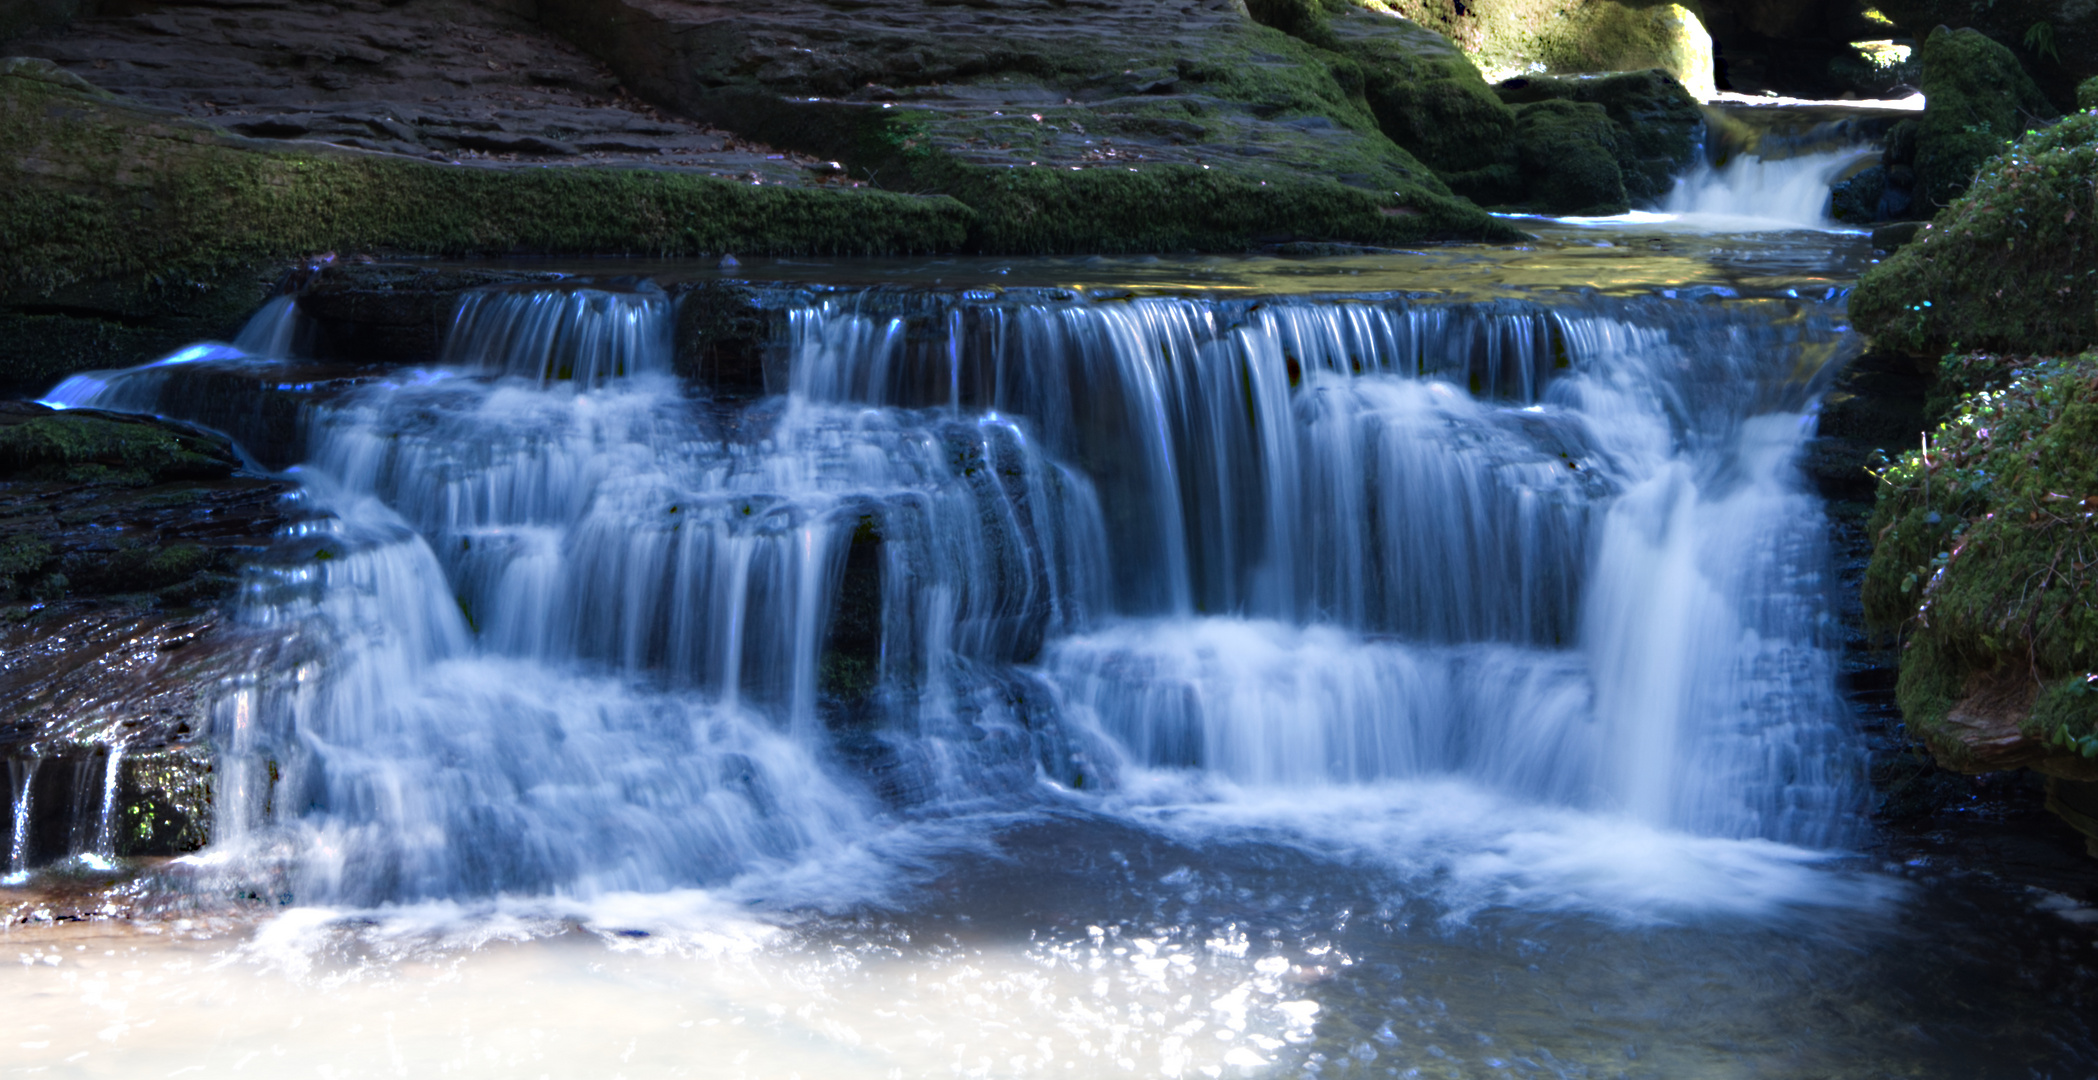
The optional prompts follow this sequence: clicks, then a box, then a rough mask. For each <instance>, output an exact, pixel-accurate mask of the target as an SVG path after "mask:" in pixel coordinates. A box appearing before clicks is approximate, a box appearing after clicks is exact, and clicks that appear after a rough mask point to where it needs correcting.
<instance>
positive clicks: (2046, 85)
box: [1872, 0, 2098, 111]
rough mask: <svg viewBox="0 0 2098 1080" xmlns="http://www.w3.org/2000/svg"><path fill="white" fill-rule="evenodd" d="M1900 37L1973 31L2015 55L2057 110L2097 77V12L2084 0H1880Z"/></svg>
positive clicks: (1876, 5) (1878, 6) (1877, 5)
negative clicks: (1950, 30) (1940, 31)
mask: <svg viewBox="0 0 2098 1080" xmlns="http://www.w3.org/2000/svg"><path fill="white" fill-rule="evenodd" d="M1872 6H1873V7H1874V8H1875V9H1877V10H1878V11H1880V12H1881V13H1883V14H1884V15H1885V16H1886V17H1888V18H1890V19H1892V20H1893V21H1894V23H1895V25H1896V26H1897V27H1898V28H1899V29H1900V31H1901V33H1902V34H1904V35H1906V36H1908V37H1911V38H1914V39H1915V40H1917V41H1922V40H1924V39H1925V38H1927V37H1928V36H1929V35H1930V34H1931V32H1932V30H1933V29H1934V28H1936V27H1940V26H1949V27H1953V28H1955V29H1971V30H1973V31H1975V32H1977V33H1980V34H1984V35H1987V36H1988V37H1990V38H1992V39H1994V40H1995V41H1997V42H1998V43H2000V44H2001V45H2003V46H2004V48H2006V49H2007V50H2009V51H2010V52H2012V53H2013V54H2015V55H2016V56H2017V58H2018V60H2019V61H2020V62H2021V63H2022V64H2023V65H2024V67H2025V70H2026V72H2027V73H2028V74H2030V75H2031V76H2032V80H2033V82H2034V83H2035V84H2037V85H2038V86H2039V88H2040V91H2041V92H2042V93H2044V94H2046V95H2047V98H2048V100H2049V101H2051V102H2053V104H2054V107H2055V108H2056V109H2058V110H2063V111H2066V110H2068V109H2069V108H2071V107H2072V106H2074V107H2080V106H2075V100H2076V91H2077V86H2078V84H2079V83H2081V82H2082V81H2083V80H2085V79H2089V78H2091V77H2093V76H2098V8H2094V7H2092V6H2091V5H2089V4H2086V3H2084V2H2083V0H1986V2H1981V0H1876V2H1875V3H1874V4H1873V5H1872Z"/></svg>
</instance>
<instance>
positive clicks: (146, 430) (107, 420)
mask: <svg viewBox="0 0 2098 1080" xmlns="http://www.w3.org/2000/svg"><path fill="white" fill-rule="evenodd" d="M238 465H239V462H238V461H237V460H236V459H234V458H233V457H232V455H231V454H229V453H228V452H227V451H226V449H225V448H224V446H222V445H221V444H219V443H217V442H215V441H213V440H210V439H207V438H204V437H202V436H198V435H190V434H186V433H183V432H180V431H177V430H174V429H171V428H168V427H165V426H162V425H160V424H157V423H153V422H150V421H135V420H130V419H127V418H123V417H116V416H109V415H106V414H99V413H90V412H63V413H52V414H49V415H45V416H39V417H35V418H32V419H29V420H26V421H23V422H20V423H8V424H0V478H4V479H15V478H31V479H43V478H51V479H74V480H76V482H78V481H80V480H82V479H85V480H87V481H89V482H92V481H93V480H105V481H106V482H120V483H127V484H134V485H135V484H143V483H157V482H162V481H167V480H177V479H205V478H214V477H220V476H226V475H229V474H230V473H232V472H233V470H234V469H235V468H237V467H238ZM80 469H88V470H102V471H89V472H84V473H78V474H77V475H76V474H74V473H73V470H80Z"/></svg>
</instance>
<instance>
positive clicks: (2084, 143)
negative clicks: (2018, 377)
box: [1850, 113, 2098, 354]
mask: <svg viewBox="0 0 2098 1080" xmlns="http://www.w3.org/2000/svg"><path fill="white" fill-rule="evenodd" d="M2094 190H2098V114H2092V113H2083V114H2078V115H2076V116H2072V117H2070V118H2068V119H2067V120H2064V121H2062V122H2061V123H2059V124H2056V125H2054V126H2053V127H2049V128H2045V129H2043V130H2040V131H2038V132H2035V133H2032V134H2029V135H2027V136H2025V137H2024V138H2022V139H2020V140H2019V141H2018V142H2017V143H2016V144H2015V145H2013V146H2012V147H2011V148H2010V149H2009V150H2008V151H2006V152H2004V153H2002V154H1999V155H1998V156H1997V157H1995V158H1993V159H1991V160H1989V161H1988V162H1986V163H1985V164H1984V165H1983V167H1982V169H1981V172H1980V174H1979V175H1978V177H1977V178H1976V179H1975V181H1974V184H1973V186H1972V187H1971V188H1970V189H1969V190H1968V191H1967V192H1966V193H1965V194H1964V195H1962V196H1961V197H1959V198H1958V199H1956V200H1955V201H1954V202H1953V204H1952V205H1951V206H1949V207H1947V208H1946V209H1945V210H1943V211H1942V212H1940V213H1939V214H1938V216H1937V218H1936V219H1935V220H1933V221H1932V222H1931V226H1930V228H1928V229H1926V230H1924V231H1923V232H1922V233H1921V234H1920V235H1919V236H1918V237H1917V239H1916V240H1915V242H1913V243H1910V244H1907V245H1905V246H1904V247H1902V248H1901V250H1899V251H1897V252H1895V253H1894V254H1893V255H1892V256H1890V257H1889V258H1888V259H1887V260H1886V261H1885V262H1883V263H1881V264H1880V265H1878V266H1876V267H1873V268H1872V269H1871V270H1869V271H1867V272H1866V273H1865V274H1864V276H1863V277H1861V278H1860V279H1859V281H1858V287H1857V290H1856V292H1854V293H1853V294H1852V296H1851V300H1850V311H1851V315H1852V317H1853V318H1854V319H1855V320H1856V323H1857V326H1858V328H1859V329H1861V330H1864V331H1865V332H1866V333H1869V334H1871V335H1872V336H1873V338H1874V340H1875V341H1876V342H1878V343H1879V344H1880V345H1882V346H1884V347H1887V348H1892V349H1896V350H1901V351H1907V352H1912V353H1918V354H1928V353H1931V352H1935V351H1942V350H1945V349H1948V348H1954V347H1965V348H1969V349H1986V350H1994V351H2002V352H2020V353H2054V352H2073V351H2077V350H2080V349H2083V348H2085V347H2087V346H2090V345H2092V344H2093V343H2098V266H2094V265H2093V258H2094V256H2098V201H2094V198H2093V194H2092V193H2093V191H2094ZM1955 343H1957V345H1956V346H1955Z"/></svg>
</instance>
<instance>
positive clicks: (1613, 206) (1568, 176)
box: [1515, 99, 1630, 214]
mask: <svg viewBox="0 0 2098 1080" xmlns="http://www.w3.org/2000/svg"><path fill="white" fill-rule="evenodd" d="M1515 115H1516V121H1515V123H1516V128H1515V132H1516V135H1515V137H1516V145H1517V148H1518V151H1519V153H1520V154H1521V160H1522V170H1523V174H1524V176H1525V178H1526V179H1527V180H1528V187H1527V194H1528V196H1529V201H1530V202H1531V203H1532V204H1534V205H1536V206H1537V207H1538V208H1539V209H1542V210H1543V211H1545V212H1546V213H1551V214H1621V213H1623V212H1624V211H1626V210H1627V209H1629V208H1630V203H1629V202H1627V201H1626V193H1625V181H1624V172H1623V170H1621V169H1619V168H1618V164H1617V158H1618V147H1617V134H1616V125H1614V124H1612V123H1611V122H1610V114H1609V113H1608V112H1606V111H1605V110H1604V109H1603V107H1602V106H1601V105H1597V104H1594V103H1593V102H1576V101H1561V100H1556V99H1555V100H1549V101H1538V102H1533V103H1531V104H1527V105H1524V106H1522V107H1521V108H1519V109H1517V110H1516V114H1515Z"/></svg>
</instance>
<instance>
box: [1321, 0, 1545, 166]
mask: <svg viewBox="0 0 2098 1080" xmlns="http://www.w3.org/2000/svg"><path fill="white" fill-rule="evenodd" d="M1324 27H1325V35H1326V40H1328V41H1329V42H1330V47H1331V48H1332V49H1333V50H1334V51H1336V52H1339V53H1340V54H1341V55H1343V56H1345V57H1347V58H1348V59H1350V60H1353V61H1354V62H1355V63H1357V64H1359V65H1361V68H1362V73H1363V99H1364V100H1365V101H1366V102H1367V103H1368V104H1369V107H1370V112H1371V113H1372V114H1374V115H1375V116H1376V118H1377V124H1378V126H1379V127H1380V128H1382V129H1383V131H1384V134H1386V135H1387V136H1389V137H1390V138H1391V140H1392V141H1393V142H1396V143H1398V144H1399V145H1400V146H1402V147H1405V148H1406V150H1407V151H1409V152H1410V153H1412V154H1413V156H1415V157H1417V158H1419V159H1421V160H1422V161H1423V162H1425V163H1427V164H1428V165H1429V167H1431V168H1433V169H1435V170H1436V171H1437V172H1439V173H1442V174H1444V175H1445V176H1447V175H1449V174H1451V173H1464V172H1469V171H1472V170H1476V169H1483V168H1487V167H1490V166H1494V165H1500V164H1506V163H1509V162H1511V161H1513V159H1514V149H1515V113H1514V112H1513V111H1512V110H1511V109H1509V108H1508V106H1507V105H1506V104H1504V103H1503V102H1502V101H1501V99H1500V98H1499V97H1498V96H1497V95H1495V94H1494V92H1493V89H1492V88H1491V87H1489V86H1488V85H1487V84H1486V80H1485V78H1484V77H1482V76H1481V75H1480V74H1479V69H1478V68H1477V67H1476V66H1474V65H1473V64H1472V61H1471V58H1470V57H1468V56H1466V55H1464V52H1463V51H1462V50H1460V49H1459V48H1458V47H1457V45H1456V43H1455V42H1453V41H1451V40H1450V39H1449V38H1447V37H1444V36H1443V35H1441V34H1439V33H1436V32H1435V31H1433V30H1430V29H1428V28H1427V27H1424V26H1422V25H1420V24H1419V23H1416V22H1414V21H1412V20H1410V19H1406V18H1402V17H1399V16H1396V15H1386V14H1381V13H1379V12H1376V11H1373V10H1371V9H1369V8H1366V7H1361V6H1358V5H1356V4H1353V3H1341V4H1339V5H1338V7H1337V9H1336V10H1335V11H1333V12H1332V13H1331V14H1330V15H1329V16H1328V18H1327V20H1326V21H1325V23H1324Z"/></svg>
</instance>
